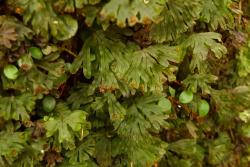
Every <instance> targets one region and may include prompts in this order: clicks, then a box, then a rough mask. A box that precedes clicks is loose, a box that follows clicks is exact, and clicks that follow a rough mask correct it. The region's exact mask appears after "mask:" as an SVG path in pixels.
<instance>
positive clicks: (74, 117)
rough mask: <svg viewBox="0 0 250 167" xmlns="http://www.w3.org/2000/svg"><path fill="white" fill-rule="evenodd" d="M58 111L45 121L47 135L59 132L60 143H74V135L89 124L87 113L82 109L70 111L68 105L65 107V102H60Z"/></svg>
mask: <svg viewBox="0 0 250 167" xmlns="http://www.w3.org/2000/svg"><path fill="white" fill-rule="evenodd" d="M56 111H57V112H59V113H58V114H59V115H58V116H55V117H52V118H53V119H49V120H47V121H46V122H45V128H46V130H47V132H46V136H47V137H51V136H53V135H56V134H58V141H59V143H63V142H69V143H74V136H75V135H76V134H77V133H80V131H81V130H82V129H84V128H85V126H86V124H87V121H86V113H85V112H84V111H81V110H75V111H70V110H69V109H67V107H66V108H65V107H63V104H58V105H57V108H56ZM84 130H85V129H84Z"/></svg>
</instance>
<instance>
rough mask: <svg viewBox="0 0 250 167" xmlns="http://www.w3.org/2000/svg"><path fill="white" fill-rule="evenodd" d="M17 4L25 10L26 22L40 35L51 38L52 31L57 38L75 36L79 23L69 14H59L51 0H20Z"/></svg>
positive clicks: (24, 17) (62, 38)
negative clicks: (48, 0) (49, 0)
mask: <svg viewBox="0 0 250 167" xmlns="http://www.w3.org/2000/svg"><path fill="white" fill-rule="evenodd" d="M17 5H18V6H20V7H21V8H22V9H23V10H24V13H23V19H24V22H25V24H31V25H32V27H33V30H34V31H35V32H36V34H38V35H42V36H43V37H45V38H46V39H49V36H50V33H51V35H52V36H53V37H55V38H56V39H57V40H66V39H69V38H71V37H73V36H74V35H75V33H76V31H77V29H78V23H77V21H76V20H75V19H73V18H72V17H71V16H69V15H62V16H61V15H58V14H56V13H55V12H54V10H53V8H52V3H51V2H47V1H46V2H45V1H44V0H24V1H23V0H18V1H17Z"/></svg>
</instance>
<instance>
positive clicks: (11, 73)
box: [3, 64, 19, 80]
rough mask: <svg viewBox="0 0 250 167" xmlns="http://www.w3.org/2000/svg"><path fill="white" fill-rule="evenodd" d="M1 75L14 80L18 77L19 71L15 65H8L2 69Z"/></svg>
mask: <svg viewBox="0 0 250 167" xmlns="http://www.w3.org/2000/svg"><path fill="white" fill-rule="evenodd" d="M3 73H4V75H5V76H6V78H8V79H10V80H15V79H16V78H17V77H18V75H19V70H18V68H17V67H16V66H15V65H12V64H9V65H7V66H5V67H4V69H3Z"/></svg>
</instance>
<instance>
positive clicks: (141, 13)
mask: <svg viewBox="0 0 250 167" xmlns="http://www.w3.org/2000/svg"><path fill="white" fill-rule="evenodd" d="M164 3H165V0H150V1H148V3H145V2H144V1H138V0H122V1H121V0H111V1H109V2H108V3H107V4H105V5H104V7H103V9H102V11H101V13H100V14H101V17H102V18H103V19H105V20H112V21H113V20H115V21H116V23H117V25H118V26H120V27H125V26H126V22H128V24H129V25H130V26H133V25H135V24H136V23H142V24H149V23H151V22H152V21H153V22H159V20H160V16H159V15H160V13H161V11H162V10H163V7H164Z"/></svg>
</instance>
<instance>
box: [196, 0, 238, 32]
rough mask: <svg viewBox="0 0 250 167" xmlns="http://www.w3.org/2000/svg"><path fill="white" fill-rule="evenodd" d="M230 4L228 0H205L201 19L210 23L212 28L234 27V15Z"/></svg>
mask: <svg viewBox="0 0 250 167" xmlns="http://www.w3.org/2000/svg"><path fill="white" fill-rule="evenodd" d="M230 3H231V2H230ZM228 6H230V4H229V3H228V1H227V0H221V1H218V0H208V1H204V2H203V6H202V8H203V9H202V11H201V18H200V20H201V21H204V22H206V23H208V24H209V28H210V29H211V30H216V29H218V28H222V29H228V28H232V26H233V22H234V17H233V15H232V13H231V11H230V10H229V8H228Z"/></svg>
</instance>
